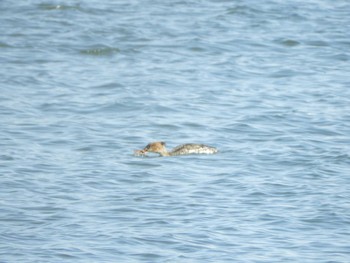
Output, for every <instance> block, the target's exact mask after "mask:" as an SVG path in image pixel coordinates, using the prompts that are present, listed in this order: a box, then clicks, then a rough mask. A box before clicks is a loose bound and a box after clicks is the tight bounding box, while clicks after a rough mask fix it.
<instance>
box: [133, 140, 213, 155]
mask: <svg viewBox="0 0 350 263" xmlns="http://www.w3.org/2000/svg"><path fill="white" fill-rule="evenodd" d="M147 152H154V153H159V154H160V156H175V155H186V154H213V153H217V152H218V150H217V149H216V148H215V147H211V146H207V145H204V144H195V143H187V144H182V145H179V146H177V147H175V148H174V149H172V150H171V151H170V152H168V151H167V150H166V148H165V142H151V143H149V144H147V146H146V147H145V148H144V149H143V150H136V151H134V153H135V155H146V153H147Z"/></svg>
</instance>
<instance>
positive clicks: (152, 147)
mask: <svg viewBox="0 0 350 263" xmlns="http://www.w3.org/2000/svg"><path fill="white" fill-rule="evenodd" d="M147 152H153V153H159V154H160V155H162V156H168V155H169V154H168V152H167V150H166V149H165V142H151V143H149V144H147V146H146V147H145V148H144V149H143V150H139V151H138V153H139V154H141V155H145V154H146V153H147Z"/></svg>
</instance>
